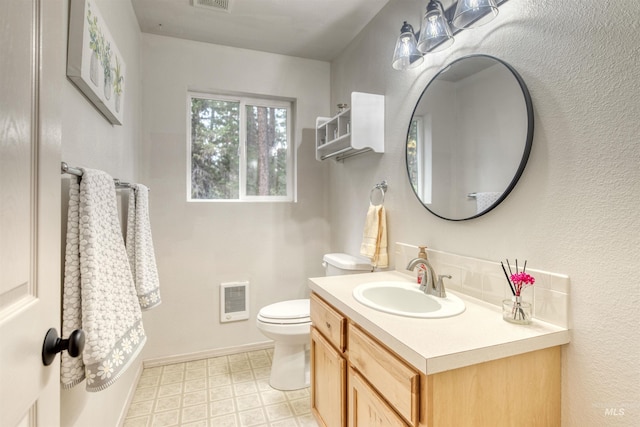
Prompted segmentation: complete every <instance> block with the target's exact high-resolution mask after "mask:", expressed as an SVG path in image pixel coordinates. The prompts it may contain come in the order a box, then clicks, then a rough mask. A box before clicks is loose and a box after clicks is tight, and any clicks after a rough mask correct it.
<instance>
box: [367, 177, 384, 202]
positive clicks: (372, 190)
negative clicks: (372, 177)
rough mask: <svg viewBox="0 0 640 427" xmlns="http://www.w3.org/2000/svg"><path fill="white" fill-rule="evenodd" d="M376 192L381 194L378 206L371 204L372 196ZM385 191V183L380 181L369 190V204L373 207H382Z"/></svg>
mask: <svg viewBox="0 0 640 427" xmlns="http://www.w3.org/2000/svg"><path fill="white" fill-rule="evenodd" d="M376 190H379V191H380V194H381V197H382V200H380V203H378V204H375V203H373V194H374V192H375V191H376ZM386 191H387V181H382V182H380V183H378V184H376V185H375V186H374V187H373V188H372V189H371V192H370V193H369V203H371V204H372V205H374V206H378V205H383V204H384V195H385V192H386Z"/></svg>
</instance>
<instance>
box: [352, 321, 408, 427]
mask: <svg viewBox="0 0 640 427" xmlns="http://www.w3.org/2000/svg"><path fill="white" fill-rule="evenodd" d="M348 337H349V363H350V364H351V365H352V366H353V367H354V368H355V369H357V370H358V371H359V372H360V374H362V376H363V377H364V378H365V379H366V380H367V381H368V382H369V383H371V385H373V387H375V388H376V389H377V390H378V393H379V394H380V395H382V396H383V397H384V398H385V399H386V400H387V401H388V402H389V404H390V405H391V406H392V407H394V408H395V409H396V411H397V412H398V413H399V414H400V415H401V416H402V417H403V418H404V419H405V420H406V421H408V422H409V424H411V425H413V426H417V425H418V416H419V400H418V398H419V386H420V375H419V374H418V372H416V371H415V370H413V369H412V368H410V367H409V366H408V365H407V364H406V363H405V362H404V361H403V360H402V359H400V358H398V357H397V356H396V355H394V354H393V353H391V352H390V351H389V350H387V349H386V348H384V347H383V346H382V345H380V344H379V343H378V342H377V341H375V340H374V339H373V338H371V337H370V336H369V335H367V334H366V333H365V332H363V331H362V330H361V329H359V328H358V327H357V326H354V325H353V324H349V335H348Z"/></svg>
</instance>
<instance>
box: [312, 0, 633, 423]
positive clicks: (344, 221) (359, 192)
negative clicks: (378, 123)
mask: <svg viewBox="0 0 640 427" xmlns="http://www.w3.org/2000/svg"><path fill="white" fill-rule="evenodd" d="M418 3H426V1H423V2H415V1H405V0H392V1H391V2H390V3H389V4H388V5H387V7H385V8H384V9H383V10H382V11H381V13H380V14H378V16H377V17H376V18H375V19H374V21H373V22H372V23H371V24H370V25H369V26H367V27H366V28H365V30H364V31H363V32H362V33H361V34H360V35H359V36H358V37H357V38H356V40H355V41H354V42H353V43H351V44H350V45H349V47H348V48H347V49H345V51H344V52H343V53H342V54H341V55H340V57H339V58H337V59H336V60H335V61H334V62H332V66H331V95H332V96H331V104H332V105H335V104H336V103H338V102H341V101H343V100H345V99H348V94H349V93H350V92H351V91H363V92H371V93H379V94H384V95H386V99H385V102H386V105H385V107H386V113H385V125H386V130H385V150H386V152H385V154H383V155H377V154H364V155H362V156H359V157H355V158H351V159H347V160H346V161H345V162H344V163H332V164H331V170H330V187H329V188H330V203H331V220H330V223H331V246H332V249H333V250H341V251H342V250H344V251H349V252H353V253H356V252H357V251H358V249H359V244H360V239H361V237H362V226H363V224H364V217H365V213H366V209H367V204H368V194H369V191H370V189H371V187H372V186H373V185H374V184H375V183H376V182H379V181H381V180H382V179H386V180H387V181H388V183H389V191H388V194H387V198H386V203H385V205H386V208H387V219H388V229H389V242H390V244H392V242H405V243H410V244H414V245H415V244H427V245H428V246H430V247H432V248H434V249H439V250H444V251H447V252H452V253H457V254H461V255H469V256H473V257H478V258H484V259H488V260H493V261H498V260H503V259H505V258H518V259H520V260H524V259H527V260H528V261H529V265H530V266H531V267H532V268H538V269H542V270H547V271H553V272H557V273H564V274H567V275H569V276H570V278H571V291H570V292H571V297H570V303H569V307H570V311H571V313H572V314H571V320H572V323H573V328H572V341H571V343H570V344H569V345H567V346H566V347H565V348H564V352H563V386H562V391H563V393H562V409H563V410H562V412H563V415H562V418H563V425H566V426H596V425H628V426H631V425H636V424H637V420H638V418H639V417H640V400H639V399H640V398H639V396H640V389H639V388H640V363H639V362H640V356H639V354H640V332H639V326H640V325H639V322H638V317H637V316H636V314H635V313H636V311H637V307H638V303H639V302H640V291H639V290H640V287H639V286H638V281H637V279H636V278H635V273H636V272H637V271H638V270H639V267H640V263H639V260H640V214H639V209H640V198H639V197H638V195H639V194H640V167H639V164H640V145H639V144H638V135H640V125H639V123H640V121H639V120H638V118H639V117H640V102H639V101H638V99H640V87H639V86H638V81H639V78H640V68H639V67H638V60H637V58H638V53H639V52H638V50H639V46H640V33H639V32H638V31H637V19H638V18H637V17H638V16H640V4H639V3H637V2H636V1H634V0H623V1H618V2H595V1H589V2H584V1H578V0H567V1H563V2H556V1H551V0H543V1H538V2H531V1H524V0H511V1H509V2H507V3H505V4H504V5H503V6H501V7H500V14H499V16H498V18H497V19H496V20H495V21H494V22H492V23H490V24H488V25H487V26H485V27H481V28H479V29H476V30H469V31H466V32H463V33H462V34H460V35H459V36H458V37H457V40H456V42H455V44H454V45H453V47H452V48H451V49H449V50H446V51H444V52H440V53H436V54H432V55H428V56H427V58H426V59H425V63H424V64H423V65H422V66H420V67H419V68H418V69H416V70H411V71H408V72H399V71H395V70H393V69H392V68H391V65H390V62H391V56H392V53H393V48H394V43H395V38H396V37H397V35H398V33H399V29H400V26H401V25H402V21H403V20H407V19H408V20H409V23H411V24H412V25H413V26H414V28H415V27H418V26H419V19H420V14H421V13H422V10H423V5H422V4H418ZM472 53H485V54H489V55H493V56H497V57H499V58H501V59H503V60H505V61H507V62H508V63H510V64H511V65H513V66H514V67H515V68H516V69H517V70H518V72H519V73H520V74H521V75H522V77H523V78H524V80H525V82H526V83H527V85H528V88H529V90H530V92H531V96H532V98H533V105H534V111H535V126H536V127H535V136H534V141H533V148H532V152H531V157H530V159H529V163H528V165H527V167H526V169H525V171H524V174H523V176H522V178H521V180H520V182H519V183H518V185H517V186H516V188H515V190H514V191H513V192H512V193H511V194H510V195H509V197H507V199H506V200H505V201H504V202H503V203H502V204H501V205H500V206H498V207H497V208H496V209H494V210H493V211H491V212H489V213H488V214H487V215H485V216H483V217H480V218H478V219H475V220H470V221H465V222H449V221H445V220H442V219H439V218H437V217H435V216H433V215H431V214H430V213H429V212H428V211H426V210H425V209H424V208H423V207H422V205H421V204H420V203H419V202H418V201H417V199H416V198H415V196H414V195H413V192H412V190H411V189H410V187H409V182H408V178H407V176H406V173H405V163H404V141H405V138H406V132H407V126H408V123H409V120H410V117H411V112H412V110H413V106H414V105H415V103H416V101H417V99H418V97H419V96H420V93H421V91H422V89H423V88H424V86H425V85H426V84H427V83H428V82H429V81H430V79H431V78H432V77H433V76H434V75H435V73H436V72H437V71H438V70H439V69H441V68H442V67H443V66H444V65H445V64H447V63H448V62H450V61H453V60H454V59H457V58H459V57H461V56H464V55H468V54H472ZM323 113H326V112H323ZM391 255H392V256H393V250H391ZM393 261H394V260H393V259H392V264H393ZM514 398H516V397H514ZM517 398H526V397H524V396H519V397H517ZM610 408H614V409H617V412H616V413H617V414H618V415H613V413H612V412H607V409H610ZM621 410H622V411H621ZM621 412H622V413H623V415H621Z"/></svg>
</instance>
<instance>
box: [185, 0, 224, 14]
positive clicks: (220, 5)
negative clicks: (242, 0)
mask: <svg viewBox="0 0 640 427" xmlns="http://www.w3.org/2000/svg"><path fill="white" fill-rule="evenodd" d="M233 1H234V0H193V1H192V4H193V6H194V7H201V8H203V9H208V10H214V11H217V12H227V13H231V6H232V5H233Z"/></svg>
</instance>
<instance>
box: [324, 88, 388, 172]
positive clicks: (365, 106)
mask: <svg viewBox="0 0 640 427" xmlns="http://www.w3.org/2000/svg"><path fill="white" fill-rule="evenodd" d="M367 151H374V152H376V153H384V95H375V94H370V93H362V92H352V93H351V104H350V107H349V108H347V109H346V110H344V111H342V112H340V113H338V114H336V115H335V116H333V117H318V118H317V119H316V159H317V160H327V159H335V160H343V159H346V158H347V157H351V156H355V155H356V154H360V153H364V152H367Z"/></svg>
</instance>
